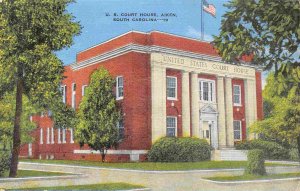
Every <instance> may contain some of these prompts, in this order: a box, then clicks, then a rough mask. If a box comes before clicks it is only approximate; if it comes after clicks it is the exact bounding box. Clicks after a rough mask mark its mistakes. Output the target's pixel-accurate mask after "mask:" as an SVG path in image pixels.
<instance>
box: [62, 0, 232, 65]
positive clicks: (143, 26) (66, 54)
mask: <svg viewBox="0 0 300 191" xmlns="http://www.w3.org/2000/svg"><path fill="white" fill-rule="evenodd" d="M207 2H208V3H210V4H213V5H215V7H216V12H217V14H216V18H214V17H212V16H210V15H209V14H207V13H204V26H205V27H204V28H205V38H204V39H205V40H207V41H210V40H212V35H217V34H218V30H219V28H220V25H221V16H222V15H223V14H224V13H225V7H223V4H224V3H226V2H227V0H207ZM68 10H69V11H70V12H71V13H73V15H74V16H75V17H76V19H75V20H76V21H80V24H81V25H82V27H83V29H82V33H81V34H80V35H79V36H77V37H75V42H74V45H73V46H72V47H70V48H68V49H65V50H62V51H59V52H58V53H57V55H58V57H59V58H60V59H61V60H62V61H63V62H64V64H65V65H68V64H70V63H72V62H74V61H75V58H76V53H78V52H79V51H82V50H84V49H86V48H89V47H91V46H93V45H95V44H99V43H101V42H103V41H106V40H108V39H110V38H113V37H115V36H118V35H120V34H122V33H125V32H128V31H130V30H137V31H143V32H148V31H152V30H159V31H163V32H168V33H173V34H177V35H181V36H187V37H192V38H198V39H200V26H201V23H200V22H201V19H200V18H201V17H200V15H201V1H200V0H77V2H76V3H73V4H71V5H70V6H69V7H68ZM105 13H110V14H111V15H112V14H113V13H117V14H120V13H157V14H159V15H160V14H161V13H175V14H176V17H169V20H168V22H164V21H158V22H138V21H129V22H121V21H120V22H117V21H112V18H113V17H112V16H111V17H107V16H105Z"/></svg>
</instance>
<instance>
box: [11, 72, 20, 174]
mask: <svg viewBox="0 0 300 191" xmlns="http://www.w3.org/2000/svg"><path fill="white" fill-rule="evenodd" d="M20 70H22V69H20V67H19V79H18V80H17V91H16V110H15V121H14V132H13V148H12V152H11V154H12V156H11V163H10V171H9V177H16V176H17V170H18V162H19V153H20V146H21V136H20V125H21V115H22V106H23V103H22V97H23V80H22V76H23V75H22V71H20ZM20 74H21V75H20Z"/></svg>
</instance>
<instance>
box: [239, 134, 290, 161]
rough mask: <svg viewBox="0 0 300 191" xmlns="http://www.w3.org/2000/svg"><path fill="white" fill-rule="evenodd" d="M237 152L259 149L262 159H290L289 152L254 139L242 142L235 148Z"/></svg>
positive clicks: (271, 143)
mask: <svg viewBox="0 0 300 191" xmlns="http://www.w3.org/2000/svg"><path fill="white" fill-rule="evenodd" d="M235 148H236V149H239V150H251V149H261V150H263V152H264V157H265V158H266V159H271V160H286V159H290V155H289V150H288V149H286V148H284V147H283V146H281V145H280V144H278V143H276V142H271V141H264V140H261V139H255V140H251V141H242V142H240V143H238V144H237V145H236V146H235Z"/></svg>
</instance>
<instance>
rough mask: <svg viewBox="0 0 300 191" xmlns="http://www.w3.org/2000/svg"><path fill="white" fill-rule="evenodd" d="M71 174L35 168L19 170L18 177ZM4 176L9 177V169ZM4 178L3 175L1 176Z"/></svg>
mask: <svg viewBox="0 0 300 191" xmlns="http://www.w3.org/2000/svg"><path fill="white" fill-rule="evenodd" d="M63 175H70V174H69V173H60V172H46V171H35V170H18V173H17V177H18V178H24V177H38V176H63ZM3 177H8V171H7V172H6V173H4V176H3ZM1 178H2V177H1Z"/></svg>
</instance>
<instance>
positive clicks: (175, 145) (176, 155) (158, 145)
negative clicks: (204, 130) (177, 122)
mask: <svg viewBox="0 0 300 191" xmlns="http://www.w3.org/2000/svg"><path fill="white" fill-rule="evenodd" d="M210 150H211V147H210V145H209V144H208V143H207V141H206V140H204V139H198V138H191V137H183V138H176V137H164V138H161V139H159V140H158V141H157V142H155V143H154V144H153V145H152V147H151V149H150V151H149V152H148V160H149V161H153V162H194V161H204V160H210Z"/></svg>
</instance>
